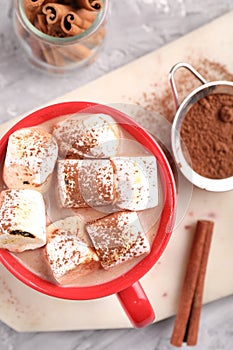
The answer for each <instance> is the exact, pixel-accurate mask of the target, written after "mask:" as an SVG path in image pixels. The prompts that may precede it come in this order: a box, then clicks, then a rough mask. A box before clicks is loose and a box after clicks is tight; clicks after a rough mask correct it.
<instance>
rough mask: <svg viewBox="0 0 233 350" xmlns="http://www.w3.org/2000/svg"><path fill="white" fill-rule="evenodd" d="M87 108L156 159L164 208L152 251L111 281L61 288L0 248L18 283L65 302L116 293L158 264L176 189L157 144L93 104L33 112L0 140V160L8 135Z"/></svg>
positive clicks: (118, 115)
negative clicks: (112, 122)
mask: <svg viewBox="0 0 233 350" xmlns="http://www.w3.org/2000/svg"><path fill="white" fill-rule="evenodd" d="M87 109H89V110H88V112H90V109H92V110H93V112H92V113H93V114H94V113H95V114H96V113H104V114H108V115H110V116H111V117H112V118H113V119H114V120H116V122H117V123H119V125H120V126H121V127H123V128H124V129H125V130H126V131H128V132H129V133H130V134H131V135H132V136H133V137H134V138H135V139H136V140H137V141H138V142H140V143H141V144H142V145H143V146H144V147H146V148H147V149H148V150H149V151H150V152H151V153H152V154H153V155H154V156H155V158H156V160H157V165H158V172H159V174H160V178H161V185H162V191H163V208H162V212H161V215H160V219H159V225H158V228H157V233H156V236H155V238H154V241H153V243H152V245H151V251H150V253H149V254H148V255H146V256H145V257H144V258H142V260H140V261H139V262H138V263H137V264H136V265H135V266H133V267H132V268H131V269H129V270H128V271H127V272H125V273H124V274H123V275H120V276H118V277H116V278H114V279H112V280H110V281H107V282H104V283H101V284H98V285H91V286H61V285H57V284H54V283H52V282H49V281H47V280H44V279H42V278H41V277H39V276H38V275H37V274H36V273H34V272H32V271H31V270H29V269H27V268H26V267H25V266H24V265H23V264H22V263H21V262H20V261H19V260H18V259H17V258H16V257H14V256H13V254H12V253H10V252H9V251H7V250H6V249H3V248H1V249H0V262H2V264H3V265H4V266H5V267H6V268H7V269H8V270H9V271H10V272H11V273H12V274H13V275H14V276H15V277H16V278H17V279H19V280H20V281H21V282H23V283H24V284H26V285H28V286H29V287H31V288H33V289H34V290H36V291H38V292H41V293H43V294H46V295H49V296H53V297H57V298H62V299H68V300H90V299H96V298H100V297H104V296H108V295H111V294H115V293H118V292H120V291H122V290H124V289H126V288H128V287H129V286H131V285H133V284H134V283H135V282H137V281H138V280H139V279H140V278H141V277H143V276H144V275H145V274H146V273H147V272H148V271H149V270H150V269H151V268H152V267H153V266H154V265H155V263H156V262H157V261H158V259H159V258H160V257H161V255H162V253H163V252H164V250H165V248H166V246H167V244H168V241H169V239H170V237H171V234H172V229H173V226H174V222H175V212H176V186H175V180H174V177H173V173H172V170H171V168H170V165H169V162H168V160H167V158H166V156H165V154H164V152H163V151H162V149H161V147H160V146H159V145H158V143H157V142H156V141H155V140H154V139H153V138H152V136H151V135H150V134H149V133H148V132H147V131H146V130H145V129H144V128H143V127H141V126H140V125H139V124H138V123H137V122H135V121H134V120H132V119H131V118H130V117H129V116H127V115H125V114H124V113H123V112H121V111H119V110H117V109H115V108H112V107H109V106H106V105H102V104H99V103H94V102H79V101H70V102H62V103H58V104H53V105H50V106H47V107H44V108H41V109H39V110H36V111H34V112H32V113H31V114H29V115H27V116H26V117H24V118H23V119H21V120H20V121H19V122H18V123H16V124H15V125H13V126H12V128H10V129H9V130H8V131H7V132H6V133H5V134H4V136H3V137H2V138H1V140H0V158H1V159H2V158H3V157H4V156H5V151H6V147H7V142H8V138H9V136H10V135H11V134H12V133H13V132H14V131H16V130H19V129H21V128H25V127H32V126H37V125H39V124H41V123H43V122H46V121H48V120H51V119H54V118H57V117H59V116H63V115H69V114H74V113H81V112H84V111H85V110H87Z"/></svg>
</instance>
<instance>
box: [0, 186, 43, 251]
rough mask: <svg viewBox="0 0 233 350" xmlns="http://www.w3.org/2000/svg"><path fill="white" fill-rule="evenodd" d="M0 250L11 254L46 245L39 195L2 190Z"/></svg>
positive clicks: (27, 191) (31, 192)
mask: <svg viewBox="0 0 233 350" xmlns="http://www.w3.org/2000/svg"><path fill="white" fill-rule="evenodd" d="M0 201H1V204H0V205H1V208H0V247H1V248H5V249H8V250H10V251H12V252H22V251H24V250H29V249H36V248H39V247H42V246H43V245H45V244H46V214H45V204H44V200H43V197H42V195H41V193H39V192H37V191H32V190H6V191H2V192H1V194H0Z"/></svg>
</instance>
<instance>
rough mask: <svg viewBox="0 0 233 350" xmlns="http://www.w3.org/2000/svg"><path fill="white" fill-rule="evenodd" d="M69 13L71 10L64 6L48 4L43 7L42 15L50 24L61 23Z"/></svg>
mask: <svg viewBox="0 0 233 350" xmlns="http://www.w3.org/2000/svg"><path fill="white" fill-rule="evenodd" d="M68 11H71V8H70V7H68V6H67V5H62V4H54V3H48V4H46V5H44V6H43V7H42V13H43V14H44V15H45V18H46V21H47V23H48V24H54V23H57V22H60V21H61V19H62V17H64V16H65V15H66V14H67V12H68Z"/></svg>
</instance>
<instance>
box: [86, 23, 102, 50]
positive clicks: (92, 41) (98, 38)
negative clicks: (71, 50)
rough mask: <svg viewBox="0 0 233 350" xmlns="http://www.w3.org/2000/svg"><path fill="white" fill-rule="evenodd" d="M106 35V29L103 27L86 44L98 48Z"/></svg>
mask: <svg viewBox="0 0 233 350" xmlns="http://www.w3.org/2000/svg"><path fill="white" fill-rule="evenodd" d="M105 35H106V29H105V28H104V27H101V28H100V29H99V30H98V31H97V32H96V33H94V34H93V35H92V36H90V37H89V38H88V39H86V43H88V44H89V45H93V46H97V45H99V44H100V43H101V41H102V40H103V38H104V37H105Z"/></svg>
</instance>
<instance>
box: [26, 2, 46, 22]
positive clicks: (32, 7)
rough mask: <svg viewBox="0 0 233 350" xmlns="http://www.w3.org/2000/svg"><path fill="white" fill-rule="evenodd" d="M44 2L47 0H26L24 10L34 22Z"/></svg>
mask: <svg viewBox="0 0 233 350" xmlns="http://www.w3.org/2000/svg"><path fill="white" fill-rule="evenodd" d="M44 2H45V0H24V11H25V13H26V16H27V18H28V19H29V21H30V22H31V23H32V24H33V23H34V21H35V18H36V16H37V14H38V12H39V11H40V9H41V6H42V5H43V3H44Z"/></svg>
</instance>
